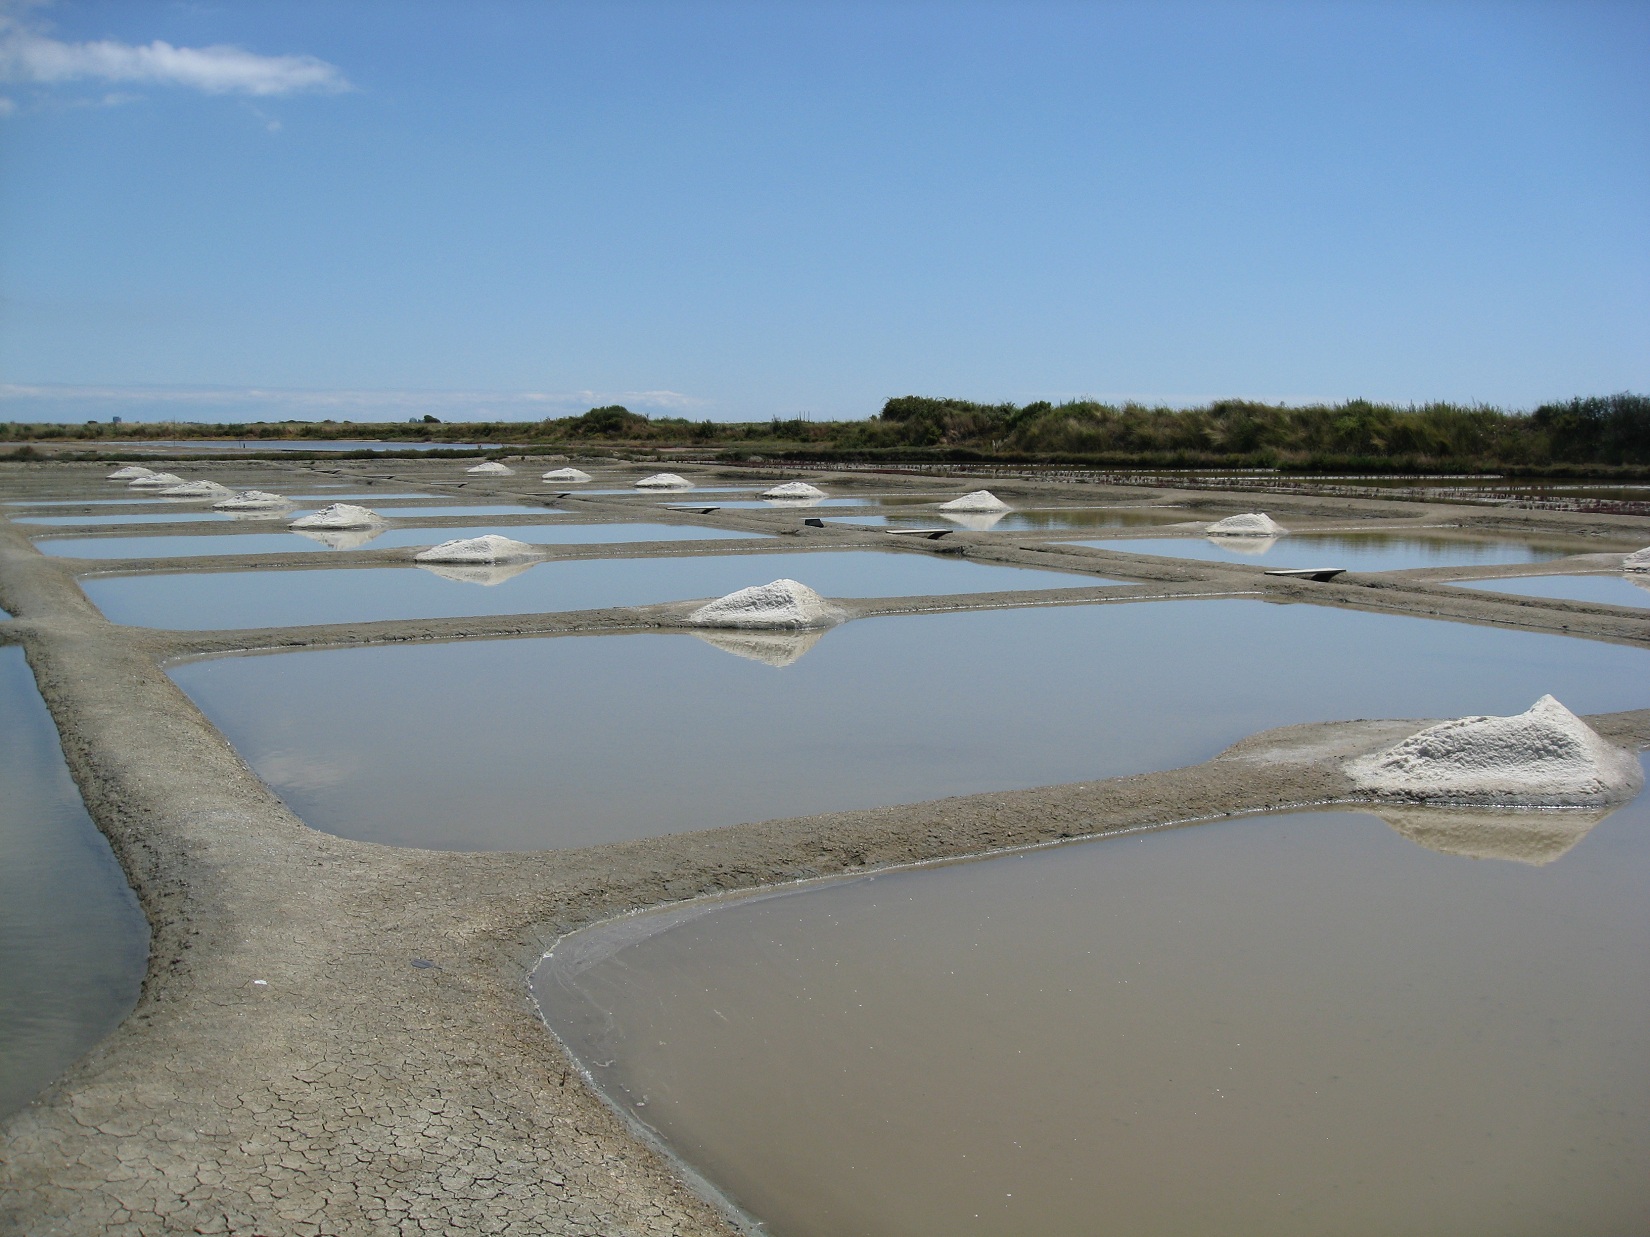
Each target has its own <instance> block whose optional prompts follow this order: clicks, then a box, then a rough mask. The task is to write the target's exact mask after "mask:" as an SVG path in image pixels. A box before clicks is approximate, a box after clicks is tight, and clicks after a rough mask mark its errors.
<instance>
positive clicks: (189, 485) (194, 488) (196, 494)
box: [160, 481, 235, 498]
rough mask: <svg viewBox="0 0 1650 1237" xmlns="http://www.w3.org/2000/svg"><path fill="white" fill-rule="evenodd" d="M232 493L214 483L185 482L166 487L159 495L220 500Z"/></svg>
mask: <svg viewBox="0 0 1650 1237" xmlns="http://www.w3.org/2000/svg"><path fill="white" fill-rule="evenodd" d="M234 492H235V491H234V490H232V489H230V488H229V487H228V486H227V485H219V484H218V483H217V482H216V481H185V482H184V483H183V484H182V485H169V486H167V487H166V488H165V489H164V490H162V491H161V492H160V495H161V497H162V498H222V497H224V496H226V495H229V494H233V493H234Z"/></svg>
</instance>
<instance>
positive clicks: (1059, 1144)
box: [533, 801, 1650, 1237]
mask: <svg viewBox="0 0 1650 1237" xmlns="http://www.w3.org/2000/svg"><path fill="white" fill-rule="evenodd" d="M1491 827H1493V825H1492V826H1491ZM1647 879H1650V811H1647V810H1646V805H1645V803H1644V802H1643V801H1641V802H1640V803H1638V804H1635V805H1633V806H1631V807H1629V808H1627V809H1625V810H1623V811H1620V812H1618V813H1617V814H1616V815H1615V816H1613V817H1610V818H1608V819H1606V820H1604V821H1603V822H1602V823H1599V824H1596V825H1594V826H1593V828H1592V831H1591V832H1590V833H1589V834H1587V835H1586V836H1585V837H1583V838H1582V840H1581V841H1580V842H1579V843H1578V844H1577V845H1575V847H1574V849H1572V850H1570V851H1569V852H1568V853H1566V854H1564V855H1562V856H1561V857H1559V858H1557V859H1556V860H1554V861H1553V862H1551V863H1549V864H1547V865H1545V866H1534V865H1530V864H1525V863H1517V862H1507V861H1502V860H1497V859H1474V858H1468V857H1464V856H1461V855H1455V854H1450V853H1444V852H1440V851H1438V850H1434V849H1427V848H1423V847H1422V846H1419V845H1417V844H1416V843H1415V842H1413V841H1410V840H1409V839H1408V838H1407V837H1405V836H1403V835H1401V834H1400V833H1398V832H1396V831H1395V830H1394V829H1392V828H1389V827H1388V826H1387V825H1386V824H1384V823H1383V822H1382V821H1381V820H1380V819H1379V818H1377V817H1375V816H1370V815H1362V814H1353V813H1350V812H1334V813H1329V812H1319V813H1306V814H1297V815H1275V816H1270V817H1262V818H1251V819H1246V820H1241V821H1233V822H1224V823H1217V824H1205V825H1198V826H1191V827H1186V828H1182V829H1176V830H1170V831H1166V832H1160V833H1151V834H1143V835H1136V836H1131V837H1122V838H1114V839H1107V840H1101V841H1094V842H1085V843H1075V844H1069V845H1065V846H1061V847H1057V848H1051V849H1044V850H1040V851H1034V852H1029V853H1022V854H1015V855H1009V856H1002V857H997V858H992V859H987V860H981V861H976V862H971V863H960V864H951V865H946V866H938V867H931V868H927V869H923V870H915V871H903V872H894V873H888V874H884V875H881V876H876V877H865V878H860V879H857V880H851V881H843V882H837V883H833V884H827V885H822V886H815V887H812V888H804V889H795V890H790V891H785V892H782V893H779V894H777V895H766V896H760V895H759V896H754V897H746V898H743V899H739V900H731V901H724V902H721V903H711V904H706V905H702V906H699V907H692V908H683V909H681V910H678V911H674V912H666V913H663V914H659V915H655V916H644V917H641V918H639V919H629V920H623V921H619V922H617V923H614V924H611V925H603V926H598V927H597V928H594V929H592V930H589V931H587V932H585V933H581V934H579V935H578V936H576V937H574V938H571V939H570V940H567V941H563V942H562V943H561V944H560V945H558V946H557V948H556V950H555V951H554V953H553V954H552V956H551V958H550V959H548V960H547V961H546V962H545V963H544V964H543V965H542V966H541V967H540V969H539V971H538V972H537V973H536V974H535V976H534V981H533V987H534V991H535V994H536V995H537V997H538V999H539V1001H540V1003H541V1006H542V1008H543V1010H544V1012H545V1014H546V1016H547V1019H548V1021H549V1023H550V1025H551V1026H552V1027H554V1029H555V1030H556V1032H557V1033H558V1034H559V1035H560V1036H561V1037H562V1038H563V1040H564V1041H565V1042H566V1043H567V1044H568V1045H569V1046H570V1047H571V1049H572V1050H573V1052H574V1054H575V1055H576V1056H577V1057H578V1058H579V1059H580V1060H581V1061H582V1062H583V1063H584V1064H585V1065H586V1066H587V1067H588V1068H589V1069H590V1070H591V1072H592V1074H593V1075H594V1077H595V1078H596V1080H597V1082H598V1083H599V1085H601V1086H602V1087H603V1089H604V1090H605V1091H606V1092H607V1094H608V1095H609V1096H610V1097H612V1098H613V1099H614V1100H615V1101H616V1102H618V1103H619V1104H620V1105H622V1106H623V1107H624V1108H626V1109H627V1110H628V1111H629V1112H630V1113H631V1114H632V1115H633V1116H635V1117H636V1118H637V1119H638V1120H640V1121H641V1122H643V1123H644V1124H646V1125H647V1126H649V1127H651V1128H652V1129H653V1130H655V1131H656V1132H658V1133H659V1134H661V1135H662V1136H663V1138H664V1140H665V1141H666V1143H667V1144H668V1146H669V1147H670V1148H671V1149H672V1150H674V1151H675V1152H676V1153H677V1154H678V1155H679V1156H681V1157H682V1158H683V1159H685V1160H686V1161H687V1162H688V1163H689V1164H691V1165H692V1166H693V1167H694V1168H696V1169H697V1170H699V1171H700V1172H701V1173H702V1174H704V1175H705V1177H707V1178H708V1179H709V1180H710V1181H711V1182H713V1183H714V1184H715V1185H717V1186H719V1187H720V1188H721V1189H722V1190H723V1191H725V1193H726V1194H727V1195H728V1196H729V1197H730V1198H731V1199H733V1200H734V1201H736V1203H737V1204H739V1205H741V1206H742V1207H743V1208H744V1209H746V1210H747V1211H748V1212H750V1213H752V1214H754V1215H755V1216H756V1217H758V1218H759V1219H761V1220H762V1221H764V1222H766V1225H767V1227H765V1228H764V1229H763V1230H762V1231H764V1232H772V1233H774V1234H776V1237H843V1235H845V1234H853V1235H866V1237H872V1235H874V1237H930V1235H932V1234H940V1233H944V1234H989V1235H993V1237H1021V1235H1022V1234H1030V1233H1035V1234H1039V1235H1040V1237H1067V1235H1069V1237H1109V1235H1111V1234H1116V1235H1117V1237H1147V1235H1154V1234H1161V1235H1162V1237H1212V1235H1216V1234H1222V1235H1232V1237H1238V1235H1248V1234H1260V1233H1264V1234H1268V1235H1271V1237H1290V1235H1299V1237H1308V1235H1313V1237H1315V1235H1318V1234H1339V1235H1344V1237H1352V1235H1365V1237H1389V1235H1391V1234H1416V1235H1419V1234H1442V1233H1483V1234H1491V1233H1493V1234H1498V1235H1500V1237H1512V1235H1518V1234H1525V1235H1528V1237H1546V1235H1549V1234H1554V1233H1642V1232H1646V1231H1650V1172H1647V1171H1646V1169H1647V1168H1650V1122H1647V1121H1646V1119H1645V1114H1646V1113H1647V1112H1650V1070H1647V1069H1646V1067H1645V1061H1646V1060H1647V1059H1650V903H1647V902H1646V899H1645V898H1644V887H1645V882H1646V880H1647Z"/></svg>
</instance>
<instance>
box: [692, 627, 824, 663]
mask: <svg viewBox="0 0 1650 1237" xmlns="http://www.w3.org/2000/svg"><path fill="white" fill-rule="evenodd" d="M693 634H694V635H696V636H698V637H699V639H701V640H703V641H704V642H705V643H706V644H709V645H713V646H715V647H716V648H719V649H721V650H722V651H723V652H724V653H732V654H733V655H734V656H735V657H743V658H746V659H747V660H749V661H759V662H763V663H765V664H767V665H769V666H781V667H783V666H789V665H793V664H795V663H796V662H798V661H800V660H801V659H802V655H803V654H804V653H806V652H807V651H808V650H809V649H811V648H813V646H814V645H816V644H818V643H819V641H820V637H822V636H823V635H824V634H825V631H824V630H823V629H821V628H817V627H816V628H812V629H809V630H807V631H696V632H694V633H693Z"/></svg>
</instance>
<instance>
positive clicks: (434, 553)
mask: <svg viewBox="0 0 1650 1237" xmlns="http://www.w3.org/2000/svg"><path fill="white" fill-rule="evenodd" d="M538 556H539V552H538V549H537V548H536V547H534V546H530V545H528V544H527V543H526V542H525V541H516V540H515V539H514V538H511V537H501V536H499V535H498V534H497V533H488V534H487V535H486V536H484V537H456V538H454V539H453V540H452V541H443V542H442V543H441V544H440V545H437V546H431V547H430V548H429V549H428V550H424V551H422V552H421V553H418V554H414V555H413V558H414V559H415V560H416V561H418V562H420V563H519V562H520V561H522V560H523V559H528V558H537V557H538Z"/></svg>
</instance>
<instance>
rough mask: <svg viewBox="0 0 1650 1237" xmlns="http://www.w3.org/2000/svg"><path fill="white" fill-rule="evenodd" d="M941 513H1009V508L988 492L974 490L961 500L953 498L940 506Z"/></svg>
mask: <svg viewBox="0 0 1650 1237" xmlns="http://www.w3.org/2000/svg"><path fill="white" fill-rule="evenodd" d="M940 510H941V511H1009V510H1012V508H1010V507H1009V505H1008V504H1007V503H1005V502H1004V501H1003V500H1002V499H1000V498H998V497H997V496H996V495H995V494H993V493H992V492H991V491H990V490H975V491H974V492H973V493H972V494H964V495H963V496H962V497H961V498H953V499H952V500H951V501H950V502H948V503H941V504H940Z"/></svg>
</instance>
